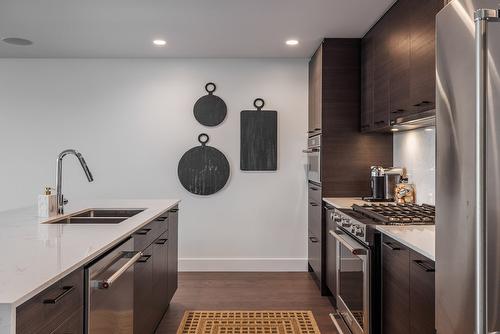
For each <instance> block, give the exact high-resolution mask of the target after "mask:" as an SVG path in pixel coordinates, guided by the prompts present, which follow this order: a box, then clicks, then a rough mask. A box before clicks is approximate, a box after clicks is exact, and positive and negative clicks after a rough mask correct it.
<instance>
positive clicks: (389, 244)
mask: <svg viewBox="0 0 500 334" xmlns="http://www.w3.org/2000/svg"><path fill="white" fill-rule="evenodd" d="M383 244H384V246H385V247H387V248H389V249H390V250H392V251H398V250H401V248H399V247H397V246H393V245H392V243H391V242H385V241H384V242H383Z"/></svg>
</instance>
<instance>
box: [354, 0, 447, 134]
mask: <svg viewBox="0 0 500 334" xmlns="http://www.w3.org/2000/svg"><path fill="white" fill-rule="evenodd" d="M443 5H444V2H443V0H399V1H397V2H396V3H395V4H394V5H393V6H392V7H391V9H389V11H388V12H387V13H386V14H385V15H384V16H383V17H382V18H381V19H380V20H379V21H378V22H377V23H376V24H375V25H374V26H373V28H372V29H371V30H370V31H369V32H368V33H367V34H366V35H365V37H364V38H363V40H362V46H361V66H362V68H361V72H362V74H361V76H362V84H361V95H362V105H361V124H360V125H361V131H364V132H365V131H373V130H385V129H388V128H389V127H390V125H391V124H394V121H395V119H396V118H397V117H400V116H408V115H414V114H418V113H421V112H424V111H428V110H432V109H435V100H436V98H435V88H436V78H435V67H436V66H435V17H436V14H437V13H438V12H439V10H440V9H441V8H442V7H443Z"/></svg>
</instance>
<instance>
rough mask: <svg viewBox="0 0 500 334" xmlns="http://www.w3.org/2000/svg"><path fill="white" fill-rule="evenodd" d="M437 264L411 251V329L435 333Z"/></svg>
mask: <svg viewBox="0 0 500 334" xmlns="http://www.w3.org/2000/svg"><path fill="white" fill-rule="evenodd" d="M435 281H436V280H435V264H434V262H433V261H431V260H429V259H427V258H426V257H425V256H422V255H420V254H418V253H416V252H414V251H411V252H410V331H411V333H412V334H434V328H435V313H434V312H435V309H436V307H435V300H434V298H435Z"/></svg>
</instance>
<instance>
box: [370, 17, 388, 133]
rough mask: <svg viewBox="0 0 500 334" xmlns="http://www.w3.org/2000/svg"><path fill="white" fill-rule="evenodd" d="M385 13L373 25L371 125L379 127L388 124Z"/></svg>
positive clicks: (386, 25)
mask: <svg viewBox="0 0 500 334" xmlns="http://www.w3.org/2000/svg"><path fill="white" fill-rule="evenodd" d="M389 23H390V22H389V20H388V17H387V15H386V16H384V17H383V19H382V20H380V21H379V22H378V23H377V24H376V25H375V27H373V32H372V33H373V44H374V58H373V59H374V61H373V126H374V128H375V129H380V128H384V127H387V126H389V75H390V71H391V59H390V52H389V45H388V44H389V42H388V32H389Z"/></svg>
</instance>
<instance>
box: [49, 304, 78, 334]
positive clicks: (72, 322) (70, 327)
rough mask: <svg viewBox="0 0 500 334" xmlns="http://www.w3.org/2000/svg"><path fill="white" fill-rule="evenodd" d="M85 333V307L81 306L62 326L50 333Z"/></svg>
mask: <svg viewBox="0 0 500 334" xmlns="http://www.w3.org/2000/svg"><path fill="white" fill-rule="evenodd" d="M81 333H83V308H82V307H81V308H79V309H78V310H77V311H76V312H75V313H73V315H71V316H70V317H69V318H68V319H66V321H64V322H63V323H62V325H61V326H59V327H57V328H56V330H55V331H53V332H51V333H50V334H81Z"/></svg>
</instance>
